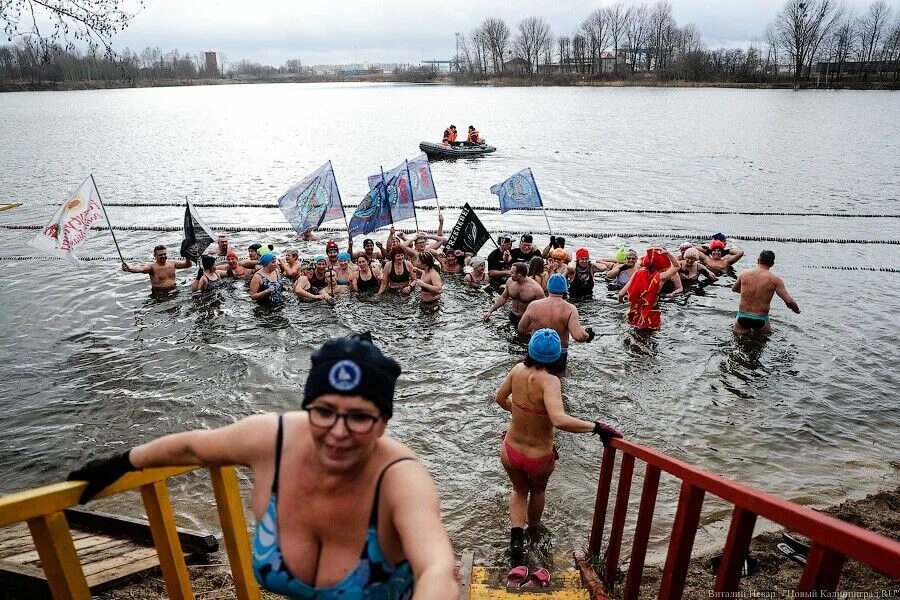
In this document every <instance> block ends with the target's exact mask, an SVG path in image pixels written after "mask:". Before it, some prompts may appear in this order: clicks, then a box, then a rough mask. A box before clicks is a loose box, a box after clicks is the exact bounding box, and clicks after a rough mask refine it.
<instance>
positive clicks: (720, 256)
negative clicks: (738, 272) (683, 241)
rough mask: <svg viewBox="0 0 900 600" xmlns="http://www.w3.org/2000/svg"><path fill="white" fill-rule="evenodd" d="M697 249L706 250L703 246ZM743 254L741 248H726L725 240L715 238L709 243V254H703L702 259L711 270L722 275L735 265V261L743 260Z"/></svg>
mask: <svg viewBox="0 0 900 600" xmlns="http://www.w3.org/2000/svg"><path fill="white" fill-rule="evenodd" d="M697 249H698V250H700V251H701V252H702V251H703V250H704V248H703V247H702V246H699V247H697ZM742 256H744V251H743V250H741V249H740V248H730V249H728V250H726V249H725V242H724V241H722V240H713V241H711V242H710V243H709V254H701V255H700V260H701V261H702V262H703V264H704V265H705V266H706V267H707V268H708V269H709V270H710V271H712V272H713V273H715V274H716V275H721V274H722V273H725V272H726V271H727V270H728V269H730V268H731V267H732V266H734V263H736V262H737V261H739V260H741V257H742Z"/></svg>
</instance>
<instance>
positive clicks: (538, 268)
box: [528, 256, 550, 292]
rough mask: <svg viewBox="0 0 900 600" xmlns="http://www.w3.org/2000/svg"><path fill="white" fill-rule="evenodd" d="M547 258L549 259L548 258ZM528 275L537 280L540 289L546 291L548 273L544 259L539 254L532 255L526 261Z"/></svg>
mask: <svg viewBox="0 0 900 600" xmlns="http://www.w3.org/2000/svg"><path fill="white" fill-rule="evenodd" d="M548 260H549V259H548ZM528 276H529V277H531V278H532V279H534V280H535V282H537V284H538V285H539V286H541V289H542V290H544V291H545V292H546V291H547V280H548V279H550V273H548V272H547V267H546V265H545V264H544V259H543V258H541V257H540V256H532V257H531V260H530V261H528Z"/></svg>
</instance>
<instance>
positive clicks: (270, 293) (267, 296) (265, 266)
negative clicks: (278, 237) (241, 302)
mask: <svg viewBox="0 0 900 600" xmlns="http://www.w3.org/2000/svg"><path fill="white" fill-rule="evenodd" d="M259 265H260V267H262V268H261V269H260V270H259V271H257V272H256V274H255V275H253V279H251V280H250V297H251V298H252V299H253V300H255V301H256V302H259V303H260V304H268V305H270V306H275V305H278V304H281V303H282V302H284V283H283V282H282V280H281V273H280V272H279V271H278V261H277V260H276V259H275V253H274V252H267V253H265V254H263V255H262V256H260V257H259Z"/></svg>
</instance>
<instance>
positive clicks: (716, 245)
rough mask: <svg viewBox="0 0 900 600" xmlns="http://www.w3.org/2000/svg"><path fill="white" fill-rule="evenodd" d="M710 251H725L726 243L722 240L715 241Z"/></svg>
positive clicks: (711, 243) (712, 242)
mask: <svg viewBox="0 0 900 600" xmlns="http://www.w3.org/2000/svg"><path fill="white" fill-rule="evenodd" d="M709 249H710V250H724V249H725V242H723V241H722V240H713V241H711V242H710V243H709Z"/></svg>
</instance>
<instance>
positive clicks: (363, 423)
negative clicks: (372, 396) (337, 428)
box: [306, 406, 381, 433]
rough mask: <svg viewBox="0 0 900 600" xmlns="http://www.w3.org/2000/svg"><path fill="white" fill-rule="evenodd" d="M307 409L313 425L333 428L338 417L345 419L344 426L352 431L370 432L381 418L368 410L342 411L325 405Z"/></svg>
mask: <svg viewBox="0 0 900 600" xmlns="http://www.w3.org/2000/svg"><path fill="white" fill-rule="evenodd" d="M306 410H307V412H308V413H309V424H310V425H312V426H313V427H318V428H320V429H331V428H332V427H334V425H335V423H337V422H338V419H343V420H344V427H346V428H347V431H349V432H350V433H369V432H370V431H372V428H373V427H375V423H377V422H378V420H379V419H380V418H381V417H377V416H375V415H370V414H369V413H366V412H358V411H350V412H345V413H342V412H338V411H336V410H334V409H332V408H327V407H324V406H310V407H309V408H307V409H306Z"/></svg>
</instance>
